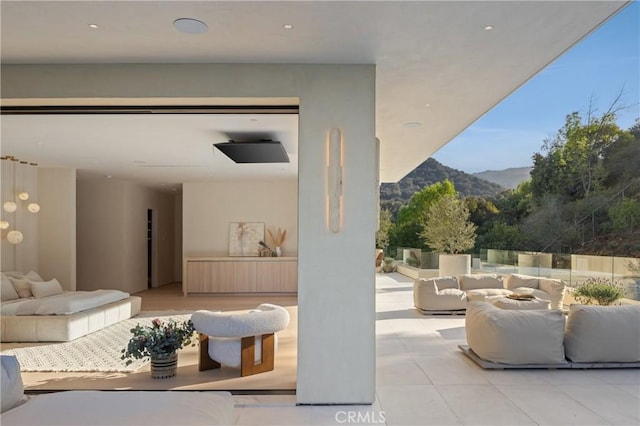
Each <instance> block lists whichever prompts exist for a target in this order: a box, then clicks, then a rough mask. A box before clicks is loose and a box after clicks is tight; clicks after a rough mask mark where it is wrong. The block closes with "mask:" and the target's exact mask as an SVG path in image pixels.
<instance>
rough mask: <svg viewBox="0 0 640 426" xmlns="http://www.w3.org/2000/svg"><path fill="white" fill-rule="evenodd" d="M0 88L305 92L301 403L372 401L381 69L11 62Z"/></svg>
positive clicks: (14, 94) (81, 94) (51, 92)
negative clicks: (333, 219)
mask: <svg viewBox="0 0 640 426" xmlns="http://www.w3.org/2000/svg"><path fill="white" fill-rule="evenodd" d="M1 90H2V96H3V100H4V101H5V102H7V104H10V103H11V100H12V99H37V98H41V99H43V98H44V99H52V100H54V101H58V100H59V101H61V102H62V103H64V101H65V100H67V99H71V100H75V101H79V102H85V103H90V102H94V104H95V102H99V101H100V99H105V98H110V99H111V100H115V101H116V102H117V101H118V99H117V98H139V99H142V100H145V99H152V100H153V99H154V98H163V99H171V98H196V97H200V98H204V99H206V98H211V97H215V98H225V97H228V98H242V97H253V98H256V97H258V98H260V97H262V98H275V97H278V98H281V97H294V98H298V99H299V105H300V109H299V123H300V125H299V135H300V142H299V153H298V154H299V157H298V159H299V175H298V235H299V238H298V307H299V310H298V312H299V317H298V377H297V392H296V399H297V402H298V403H300V404H363V403H365V404H366V403H373V401H374V399H375V272H374V268H373V267H372V262H373V259H374V256H375V240H374V236H375V229H376V221H377V215H376V211H377V206H376V204H375V198H376V195H375V192H376V190H377V188H375V181H376V171H377V167H376V164H375V163H376V162H375V143H374V140H375V111H374V110H375V65H314V64H308V65H291V64H75V65H74V64H66V65H3V66H2V87H1ZM113 98H115V99H113ZM121 102H123V103H124V102H126V101H122V100H121ZM205 102H206V100H205ZM332 128H339V129H341V130H342V133H343V135H344V138H345V145H344V160H343V165H344V174H343V194H344V205H343V227H342V229H341V231H340V232H338V233H331V232H330V231H329V230H328V229H327V226H326V217H325V211H326V203H325V200H326V196H327V188H326V148H325V146H326V145H325V144H326V135H327V132H329V131H330V129H332ZM186 220H187V219H186V218H185V221H186ZM184 244H185V245H187V237H186V236H185V237H184ZM78 250H79V251H80V246H78ZM78 264H79V265H80V260H78Z"/></svg>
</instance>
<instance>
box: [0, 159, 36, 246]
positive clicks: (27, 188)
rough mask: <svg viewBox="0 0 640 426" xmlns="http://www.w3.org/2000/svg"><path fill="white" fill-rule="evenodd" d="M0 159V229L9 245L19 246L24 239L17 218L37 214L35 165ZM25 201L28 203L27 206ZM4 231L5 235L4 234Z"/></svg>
mask: <svg viewBox="0 0 640 426" xmlns="http://www.w3.org/2000/svg"><path fill="white" fill-rule="evenodd" d="M0 158H1V159H2V219H1V220H0V229H1V230H2V231H3V232H2V234H3V237H4V238H6V239H7V241H8V242H9V243H11V244H20V243H21V242H22V240H23V239H24V236H23V234H22V232H21V231H20V230H19V218H20V216H21V215H22V214H24V212H25V211H26V212H29V213H38V212H39V211H40V205H39V204H38V196H37V187H38V171H37V166H38V164H37V163H29V162H27V161H21V160H19V159H17V158H16V157H13V156H10V155H9V156H4V157H0ZM27 201H29V203H28V204H27ZM4 231H6V234H5V232H4Z"/></svg>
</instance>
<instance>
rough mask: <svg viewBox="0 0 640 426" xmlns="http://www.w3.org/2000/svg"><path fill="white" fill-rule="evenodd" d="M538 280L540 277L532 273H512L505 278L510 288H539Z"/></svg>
mask: <svg viewBox="0 0 640 426" xmlns="http://www.w3.org/2000/svg"><path fill="white" fill-rule="evenodd" d="M538 281H539V278H538V277H534V276H531V275H521V274H511V275H508V276H507V278H506V279H505V284H506V287H507V288H508V289H509V290H513V289H514V288H522V287H529V288H538Z"/></svg>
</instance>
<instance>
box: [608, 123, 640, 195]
mask: <svg viewBox="0 0 640 426" xmlns="http://www.w3.org/2000/svg"><path fill="white" fill-rule="evenodd" d="M638 164H640V119H638V120H636V122H635V124H634V125H633V126H632V127H631V128H630V129H629V130H627V131H623V132H621V133H620V135H619V137H618V139H616V141H615V142H613V143H612V144H611V145H609V146H608V147H607V148H606V149H605V151H604V161H603V165H604V167H605V169H606V173H607V180H606V185H607V186H609V187H621V186H624V185H625V184H626V183H627V182H629V181H630V180H632V179H637V178H639V177H640V167H638Z"/></svg>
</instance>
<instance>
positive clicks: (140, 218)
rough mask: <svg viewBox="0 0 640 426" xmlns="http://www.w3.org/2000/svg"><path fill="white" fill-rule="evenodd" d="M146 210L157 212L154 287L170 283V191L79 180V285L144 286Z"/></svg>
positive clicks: (90, 287) (127, 288)
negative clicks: (155, 279)
mask: <svg viewBox="0 0 640 426" xmlns="http://www.w3.org/2000/svg"><path fill="white" fill-rule="evenodd" d="M147 209H152V210H154V211H156V212H157V229H158V232H157V235H156V237H157V247H158V249H157V261H156V262H155V267H156V274H155V276H156V278H157V282H156V285H163V284H167V283H170V282H172V281H173V277H174V269H173V265H174V263H175V258H174V255H175V253H174V238H175V234H174V227H175V223H174V221H175V216H174V200H173V195H172V194H167V193H162V192H160V191H155V190H152V189H148V188H144V187H142V186H139V185H134V184H131V183H129V182H124V181H119V180H115V179H100V180H93V179H91V180H80V181H78V213H77V215H78V217H77V226H78V230H77V232H78V289H79V290H95V289H99V288H112V289H117V290H122V291H126V292H128V293H132V294H133V293H136V292H139V291H142V290H145V289H146V288H147Z"/></svg>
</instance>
